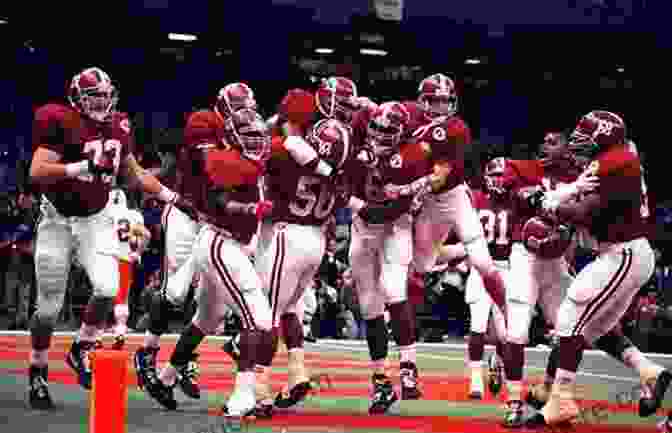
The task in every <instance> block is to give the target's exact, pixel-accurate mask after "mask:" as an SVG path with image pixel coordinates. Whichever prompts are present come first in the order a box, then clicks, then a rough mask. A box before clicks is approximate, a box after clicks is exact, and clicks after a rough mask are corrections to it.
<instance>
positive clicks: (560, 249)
mask: <svg viewBox="0 0 672 433" xmlns="http://www.w3.org/2000/svg"><path fill="white" fill-rule="evenodd" d="M572 234H573V230H572V228H571V227H569V226H567V225H563V224H558V223H555V222H553V221H549V220H548V219H545V218H541V217H534V218H530V219H529V220H528V221H527V222H526V223H525V225H524V226H523V232H522V235H523V244H524V245H525V248H527V250H528V251H530V252H531V253H533V254H535V255H537V256H539V257H541V258H544V259H557V258H558V257H561V256H562V255H563V254H564V253H565V251H567V248H568V247H569V244H570V243H571V241H572Z"/></svg>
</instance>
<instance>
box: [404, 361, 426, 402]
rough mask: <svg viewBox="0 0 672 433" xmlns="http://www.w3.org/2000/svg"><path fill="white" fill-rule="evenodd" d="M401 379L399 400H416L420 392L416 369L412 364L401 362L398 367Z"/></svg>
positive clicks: (420, 394)
mask: <svg viewBox="0 0 672 433" xmlns="http://www.w3.org/2000/svg"><path fill="white" fill-rule="evenodd" d="M399 376H400V379H401V399H402V400H418V399H419V398H420V397H422V392H421V391H420V388H419V387H418V368H417V367H416V366H415V364H414V363H412V362H402V363H401V364H400V366H399Z"/></svg>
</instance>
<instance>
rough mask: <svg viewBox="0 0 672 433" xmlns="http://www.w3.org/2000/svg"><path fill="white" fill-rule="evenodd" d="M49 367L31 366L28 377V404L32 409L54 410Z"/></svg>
mask: <svg viewBox="0 0 672 433" xmlns="http://www.w3.org/2000/svg"><path fill="white" fill-rule="evenodd" d="M47 374H48V367H35V366H33V365H31V366H30V369H29V373H28V377H29V381H30V385H29V386H28V402H29V404H30V407H31V408H33V409H37V410H50V409H53V408H54V402H53V400H52V399H51V395H49V384H48V383H47Z"/></svg>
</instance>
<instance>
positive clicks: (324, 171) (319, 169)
mask: <svg viewBox="0 0 672 433" xmlns="http://www.w3.org/2000/svg"><path fill="white" fill-rule="evenodd" d="M332 171H333V169H332V168H331V166H330V165H329V164H327V163H326V162H324V161H322V160H321V159H320V160H319V161H317V166H316V167H315V174H319V175H320V176H324V177H329V175H331V172H332Z"/></svg>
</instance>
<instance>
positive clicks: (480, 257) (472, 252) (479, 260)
mask: <svg viewBox="0 0 672 433" xmlns="http://www.w3.org/2000/svg"><path fill="white" fill-rule="evenodd" d="M464 250H465V252H466V253H467V257H468V258H469V263H471V265H472V266H473V267H474V268H476V269H477V270H478V272H479V273H480V274H481V276H483V277H485V276H486V275H490V274H491V273H493V272H496V271H497V267H496V266H495V262H493V261H492V256H491V255H490V250H488V244H487V242H486V240H485V238H484V237H483V236H478V237H476V238H474V239H471V240H469V241H466V242H465V243H464Z"/></svg>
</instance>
